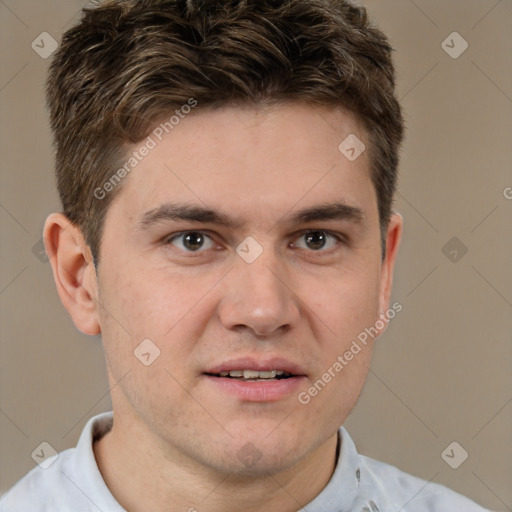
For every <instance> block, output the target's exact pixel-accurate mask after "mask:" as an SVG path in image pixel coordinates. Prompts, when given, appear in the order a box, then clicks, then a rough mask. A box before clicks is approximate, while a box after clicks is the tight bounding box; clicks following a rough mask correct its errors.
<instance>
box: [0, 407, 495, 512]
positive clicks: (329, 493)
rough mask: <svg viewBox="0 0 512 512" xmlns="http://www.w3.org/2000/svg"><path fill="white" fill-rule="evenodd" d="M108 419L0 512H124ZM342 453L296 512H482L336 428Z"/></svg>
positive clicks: (15, 492)
mask: <svg viewBox="0 0 512 512" xmlns="http://www.w3.org/2000/svg"><path fill="white" fill-rule="evenodd" d="M112 418H113V415H112V413H104V414H100V415H98V416H95V417H94V418H91V419H90V420H89V421H88V423H87V425H86V426H85V428H84V430H83V432H82V434H81V436H80V439H79V441H78V444H77V446H76V448H72V449H69V450H66V451H64V452H61V453H60V454H58V455H56V456H54V457H53V459H47V460H46V461H45V463H44V466H45V468H46V469H44V468H43V467H41V466H38V467H36V468H34V469H33V470H32V471H31V472H30V473H28V474H27V475H26V476H25V477H24V478H22V479H21V480H20V481H19V482H18V483H17V484H16V485H15V486H14V487H13V488H12V489H10V490H9V491H8V492H7V493H6V494H4V495H3V496H2V497H1V498H0V512H126V511H125V509H124V508H122V507H121V505H120V504H119V503H118V502H117V501H116V499H115V498H114V496H113V495H112V494H111V492H110V490H109V489H108V487H107V485H106V484H105V482H104V480H103V478H102V476H101V473H100V470H99V468H98V465H97V464H96V459H95V457H94V451H93V444H94V441H96V440H98V439H99V438H101V437H102V436H103V435H104V434H105V433H106V432H108V431H109V430H110V428H111V427H112ZM339 435H340V436H341V438H342V444H341V446H342V449H341V451H340V455H339V457H338V461H337V464H336V469H335V471H334V473H333V475H332V477H331V479H330V480H329V482H328V484H327V485H326V487H325V488H324V489H323V491H322V492H321V493H320V494H319V495H318V496H317V497H316V498H315V499H314V500H313V501H311V502H310V503H309V504H308V505H306V506H305V507H304V508H303V509H301V510H300V511H299V512H398V511H400V512H485V509H484V508H482V507H480V506H479V505H477V504H476V503H474V502H472V501H470V500H469V499H467V498H465V497H464V496H461V495H460V494H457V493H455V492H453V491H451V490H450V489H447V488H446V487H443V486H441V485H439V484H435V483H431V482H427V481H425V480H421V479H419V478H416V477H414V476H411V475H408V474H407V473H404V472H402V471H400V470H399V469H397V468H395V467H393V466H390V465H388V464H384V463H383V462H378V461H376V460H373V459H370V458H368V457H365V456H363V455H359V454H358V453H357V451H356V447H355V445H354V442H353V441H352V439H351V438H350V436H349V434H348V432H347V431H346V430H345V429H344V428H343V427H341V428H340V430H339Z"/></svg>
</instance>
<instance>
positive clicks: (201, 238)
mask: <svg viewBox="0 0 512 512" xmlns="http://www.w3.org/2000/svg"><path fill="white" fill-rule="evenodd" d="M166 243H167V244H169V245H173V246H174V247H176V248H177V249H180V250H182V251H185V252H199V251H201V250H205V249H211V248H212V247H213V246H214V243H213V241H212V239H211V238H210V237H209V236H208V235H206V234H205V233H201V232H199V231H186V232H183V233H179V234H177V235H174V236H172V237H170V238H168V240H167V242H166Z"/></svg>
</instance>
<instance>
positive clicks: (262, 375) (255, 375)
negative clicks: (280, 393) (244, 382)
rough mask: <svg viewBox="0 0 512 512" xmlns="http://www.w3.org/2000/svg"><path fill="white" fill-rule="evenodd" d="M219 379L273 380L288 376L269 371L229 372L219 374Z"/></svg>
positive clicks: (279, 371) (281, 372)
mask: <svg viewBox="0 0 512 512" xmlns="http://www.w3.org/2000/svg"><path fill="white" fill-rule="evenodd" d="M219 375H220V376H221V377H228V376H229V377H238V378H242V377H243V378H244V379H274V378H275V377H277V376H282V375H289V373H287V372H285V371H283V370H270V371H263V372H258V371H256V370H230V371H224V372H221V373H220V374H219Z"/></svg>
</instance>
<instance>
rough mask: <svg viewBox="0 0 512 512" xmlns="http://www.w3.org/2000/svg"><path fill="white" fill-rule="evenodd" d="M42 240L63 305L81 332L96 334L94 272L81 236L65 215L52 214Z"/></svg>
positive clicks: (88, 251) (89, 253)
mask: <svg viewBox="0 0 512 512" xmlns="http://www.w3.org/2000/svg"><path fill="white" fill-rule="evenodd" d="M43 239H44V245H45V248H46V253H47V254H48V258H49V259H50V263H51V265H52V269H53V278H54V279H55V284H56V286H57V291H58V293H59V297H60V300H61V301H62V304H63V305H64V307H65V308H66V310H67V311H68V313H69V314H70V315H71V318H72V319H73V322H74V323H75V325H76V327H77V328H78V329H79V330H80V331H82V332H83V333H84V334H89V335H96V334H99V333H100V332H101V330H100V324H99V321H98V313H97V289H98V288H97V281H96V269H95V268H94V261H93V258H92V253H91V250H90V248H89V246H88V245H87V244H86V243H85V239H84V236H83V235H82V232H81V231H80V229H79V228H78V227H77V226H75V225H74V224H72V223H71V222H70V221H69V219H68V218H67V217H66V216H65V215H63V214H61V213H53V214H51V215H50V216H49V217H48V218H47V219H46V222H45V225H44V231H43Z"/></svg>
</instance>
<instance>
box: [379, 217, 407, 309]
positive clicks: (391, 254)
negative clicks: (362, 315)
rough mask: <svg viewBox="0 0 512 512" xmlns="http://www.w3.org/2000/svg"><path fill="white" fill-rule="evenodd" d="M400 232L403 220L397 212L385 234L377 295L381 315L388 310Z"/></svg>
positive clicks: (400, 236) (400, 237)
mask: <svg viewBox="0 0 512 512" xmlns="http://www.w3.org/2000/svg"><path fill="white" fill-rule="evenodd" d="M402 232H403V218H402V216H401V215H400V214H399V213H398V212H393V214H392V215H391V218H390V220H389V224H388V228H387V233H386V257H385V258H384V260H383V261H382V271H381V280H380V295H379V311H380V313H381V314H385V313H386V311H387V310H388V308H389V300H390V297H391V289H392V286H393V270H394V267H395V262H396V257H397V254H398V248H399V246H400V241H401V239H402Z"/></svg>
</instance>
